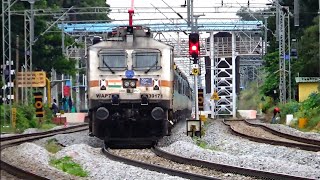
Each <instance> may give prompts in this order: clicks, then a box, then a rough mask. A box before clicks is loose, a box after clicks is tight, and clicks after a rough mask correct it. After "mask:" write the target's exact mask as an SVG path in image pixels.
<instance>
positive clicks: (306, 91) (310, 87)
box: [299, 82, 319, 102]
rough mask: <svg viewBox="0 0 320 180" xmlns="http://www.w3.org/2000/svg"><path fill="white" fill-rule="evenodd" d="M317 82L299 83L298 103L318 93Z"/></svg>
mask: <svg viewBox="0 0 320 180" xmlns="http://www.w3.org/2000/svg"><path fill="white" fill-rule="evenodd" d="M318 85H319V83H317V82H305V83H299V102H302V101H304V100H306V99H307V98H308V96H309V95H310V94H311V93H313V92H318Z"/></svg>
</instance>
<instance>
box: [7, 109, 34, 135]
mask: <svg viewBox="0 0 320 180" xmlns="http://www.w3.org/2000/svg"><path fill="white" fill-rule="evenodd" d="M4 108H5V110H6V111H5V116H4V115H3V114H4V113H3V112H4ZM12 108H16V109H17V114H16V130H15V131H17V132H22V131H24V130H25V129H27V128H35V127H37V119H36V118H35V108H34V107H33V106H32V105H17V104H12ZM10 113H11V109H10V107H9V105H1V128H2V126H3V124H6V125H8V124H11V120H10Z"/></svg>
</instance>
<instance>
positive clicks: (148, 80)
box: [140, 78, 153, 87]
mask: <svg viewBox="0 0 320 180" xmlns="http://www.w3.org/2000/svg"><path fill="white" fill-rule="evenodd" d="M140 86H146V87H152V86H153V81H152V78H140Z"/></svg>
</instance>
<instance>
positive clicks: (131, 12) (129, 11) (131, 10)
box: [128, 0, 134, 26]
mask: <svg viewBox="0 0 320 180" xmlns="http://www.w3.org/2000/svg"><path fill="white" fill-rule="evenodd" d="M133 2H134V0H131V8H130V9H129V10H128V13H129V26H132V16H133V14H134V9H133Z"/></svg>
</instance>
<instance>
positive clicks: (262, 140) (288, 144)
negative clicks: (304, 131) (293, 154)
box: [223, 120, 320, 152]
mask: <svg viewBox="0 0 320 180" xmlns="http://www.w3.org/2000/svg"><path fill="white" fill-rule="evenodd" d="M230 121H243V120H230ZM223 123H224V124H225V125H227V126H229V129H230V130H231V132H232V133H234V134H236V135H238V136H241V137H244V138H246V139H249V140H252V141H255V142H260V143H267V144H272V145H280V146H286V147H293V148H299V149H302V150H307V151H315V152H318V151H320V146H317V145H313V144H300V143H299V142H298V143H292V142H284V141H277V140H272V139H265V138H259V137H254V136H250V135H247V134H244V133H241V132H238V131H237V130H235V129H234V128H233V127H232V126H231V125H229V124H227V122H226V121H225V120H223Z"/></svg>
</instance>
